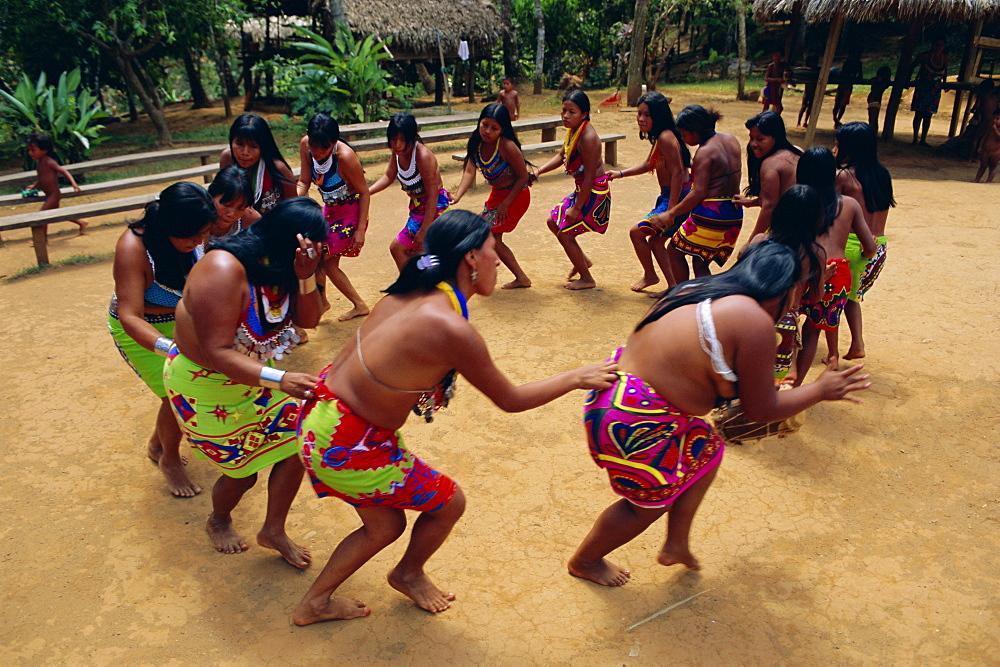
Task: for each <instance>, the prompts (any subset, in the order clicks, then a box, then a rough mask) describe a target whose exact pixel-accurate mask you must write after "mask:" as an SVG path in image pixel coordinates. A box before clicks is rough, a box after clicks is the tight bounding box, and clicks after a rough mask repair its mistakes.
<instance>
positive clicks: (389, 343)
mask: <svg viewBox="0 0 1000 667" xmlns="http://www.w3.org/2000/svg"><path fill="white" fill-rule="evenodd" d="M490 231H491V230H490V226H489V225H488V224H486V222H485V221H484V220H483V219H482V218H481V217H480V216H478V215H476V214H475V213H471V212H469V211H460V210H453V211H449V212H448V213H445V214H443V215H442V216H441V217H439V218H438V219H437V220H435V221H434V224H432V225H431V226H430V229H428V231H427V240H426V244H425V246H424V247H425V249H426V252H425V253H424V254H420V255H418V256H416V257H412V258H410V260H409V261H408V262H407V264H406V266H405V267H404V268H403V270H402V272H400V274H399V278H398V279H397V280H396V282H394V283H393V284H392V285H390V286H389V288H388V289H386V290H385V291H386V292H387V295H386V296H385V297H383V298H382V300H381V301H379V302H378V303H377V304H376V305H375V308H373V309H372V314H371V316H369V318H368V319H367V320H366V321H365V323H364V324H363V325H362V326H361V327H360V328H358V330H357V334H356V336H354V337H351V339H349V340H348V341H347V345H345V346H344V348H343V349H342V350H341V351H340V354H338V355H337V356H336V358H335V359H334V360H333V362H332V363H331V364H330V365H329V366H327V367H326V368H325V369H324V370H323V371H322V372H321V373H320V381H319V383H318V384H316V386H315V387H313V390H312V391H313V396H311V397H309V400H307V401H306V402H305V403H304V404H303V406H302V412H301V417H300V422H299V435H300V444H301V456H302V461H303V463H304V464H305V467H306V470H307V471H308V473H309V477H310V479H311V480H312V488H313V490H314V491H315V492H316V494H317V495H318V496H320V497H323V496H334V497H337V498H340V499H342V500H344V501H345V502H347V503H349V504H350V505H352V506H353V507H354V509H355V510H357V513H358V516H359V517H360V518H361V521H362V522H363V524H364V525H362V526H361V527H360V528H358V529H356V530H354V531H353V532H352V533H351V534H350V535H348V536H347V537H345V538H344V539H343V540H342V541H341V542H340V544H339V545H337V548H336V549H334V551H333V554H332V555H331V556H330V560H329V562H328V563H327V564H326V566H325V567H324V568H323V571H322V572H321V573H320V574H319V576H318V577H317V578H316V581H315V582H314V583H313V585H312V586H311V587H310V588H309V590H308V592H306V594H305V596H304V597H303V598H302V601H301V602H300V603H299V605H298V607H296V609H295V611H294V612H293V613H292V621H293V622H294V623H295V624H296V625H309V624H310V623H316V622H319V621H331V620H335V619H349V618H357V617H359V616H367V615H368V614H369V613H370V609H369V608H368V607H367V606H366V605H365V604H364V603H363V602H360V601H358V600H354V599H351V598H345V597H336V598H334V597H332V596H333V593H334V592H335V591H336V590H337V588H338V587H339V586H340V585H341V584H342V583H343V582H344V581H345V580H346V579H347V578H348V577H350V576H351V575H352V574H353V573H354V572H356V571H357V570H358V568H360V567H361V566H362V565H364V564H365V563H367V562H368V561H369V560H370V559H371V558H373V557H374V556H375V554H377V553H379V552H380V551H382V550H383V549H384V548H386V547H387V546H389V545H390V544H392V543H393V542H395V541H396V540H397V539H399V537H400V536H401V535H402V534H403V531H404V529H405V528H406V510H410V511H415V512H417V513H418V514H419V516H418V518H417V520H416V521H415V522H414V524H413V531H412V533H411V535H410V543H409V545H408V546H407V548H406V551H405V553H404V554H403V557H402V558H401V559H400V561H399V563H398V564H397V565H396V566H395V567H394V568H393V569H392V570H391V571H390V572H389V577H388V579H389V585H390V586H392V587H393V588H395V589H396V590H397V591H399V592H400V593H402V594H403V595H406V596H407V597H409V598H410V599H412V600H413V601H414V602H415V603H416V604H417V605H418V606H420V607H421V608H422V609H426V610H427V611H429V612H433V613H437V612H441V611H444V610H445V609H447V608H448V607H449V606H450V605H451V601H452V600H454V599H455V595H454V594H453V593H449V592H447V590H446V589H442V588H439V587H438V586H437V585H436V584H435V583H434V582H433V581H432V580H431V579H430V577H428V575H427V572H426V571H425V569H424V566H425V565H426V563H427V560H428V559H429V558H430V557H431V556H432V555H433V554H434V553H435V552H436V551H437V550H438V549H439V548H440V547H441V545H442V544H443V543H444V541H445V539H446V538H447V537H448V534H449V533H450V532H451V529H452V527H453V526H454V525H455V522H457V521H458V519H459V518H461V516H462V513H463V511H464V509H465V495H464V494H463V492H462V489H461V488H460V487H459V486H458V485H457V484H456V483H455V482H454V480H452V479H451V478H449V477H448V476H447V475H444V474H442V473H441V472H438V471H437V470H434V469H433V468H431V467H430V466H429V465H427V464H426V463H425V462H423V461H422V460H420V459H419V458H417V457H416V456H414V454H413V453H412V452H411V451H410V450H409V449H407V447H406V444H405V443H404V442H403V437H402V435H401V434H400V432H399V430H398V429H399V428H401V427H402V426H403V424H404V423H405V422H406V420H407V418H408V417H409V415H410V414H411V413H416V414H417V416H419V417H423V418H424V419H426V420H427V421H431V420H432V419H433V417H434V413H435V412H436V411H437V410H438V409H440V408H442V407H444V406H446V405H447V404H448V399H449V398H450V397H451V395H452V393H453V384H454V381H455V375H456V373H457V374H460V375H462V376H463V377H464V378H465V379H466V380H467V381H468V382H469V383H470V384H471V385H472V386H474V387H476V388H477V389H479V390H480V391H482V392H483V393H484V394H485V395H486V396H487V398H489V399H490V400H492V401H493V402H494V403H496V405H497V406H499V407H500V408H501V409H503V410H505V411H507V412H521V411H523V410H529V409H531V408H534V407H537V406H539V405H542V404H544V403H548V402H549V401H552V400H554V399H556V398H558V397H559V396H562V395H563V394H566V393H568V392H570V391H572V390H574V389H589V388H593V389H603V388H605V387H608V386H609V385H610V383H611V380H612V379H613V378H614V375H613V374H612V373H611V371H612V370H613V369H614V367H613V366H612V365H611V364H593V365H591V366H584V367H582V368H579V369H574V370H570V371H567V372H565V373H560V374H559V375H556V376H554V377H551V378H547V379H545V380H539V381H537V382H530V383H528V384H523V385H519V386H518V385H514V384H512V383H511V382H510V380H508V379H507V378H506V377H505V376H504V375H503V373H501V372H500V370H499V369H497V368H496V366H494V365H493V362H492V361H491V359H490V353H489V350H487V349H486V343H485V342H484V341H483V339H482V337H481V336H480V335H479V334H478V333H477V332H476V330H475V329H474V328H473V326H472V325H471V324H470V323H469V321H468V317H469V304H468V302H469V301H470V300H471V299H472V297H473V296H474V295H479V296H483V297H486V296H489V295H490V294H492V293H493V290H494V288H495V287H496V280H497V266H498V265H499V263H500V262H499V261H498V258H497V254H496V251H495V248H494V243H495V241H494V240H493V235H492V234H490ZM428 387H429V388H428Z"/></svg>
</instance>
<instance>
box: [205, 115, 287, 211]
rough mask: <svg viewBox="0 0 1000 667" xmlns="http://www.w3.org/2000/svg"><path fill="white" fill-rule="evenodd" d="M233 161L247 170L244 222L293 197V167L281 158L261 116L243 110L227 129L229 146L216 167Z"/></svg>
mask: <svg viewBox="0 0 1000 667" xmlns="http://www.w3.org/2000/svg"><path fill="white" fill-rule="evenodd" d="M233 164H236V165H239V166H240V167H243V168H244V169H246V170H247V174H248V176H249V178H250V187H251V188H252V200H251V202H250V206H249V207H248V208H247V210H246V212H245V213H244V214H243V224H250V223H252V222H253V221H254V220H256V219H257V218H259V217H260V216H261V215H263V214H264V213H267V212H268V211H269V210H271V209H272V208H273V207H274V205H275V204H277V203H278V202H279V201H281V200H282V199H288V198H289V197H294V196H295V177H294V176H292V170H291V169H290V168H289V166H288V163H287V162H285V158H283V157H281V151H280V150H278V144H276V143H275V141H274V135H273V134H271V127H270V126H269V125H268V124H267V121H266V120H264V119H263V118H261V117H260V116H255V115H253V114H251V113H245V114H243V115H242V116H240V117H239V118H237V119H236V120H235V121H233V124H232V126H231V127H230V128H229V148H226V149H224V150H223V151H222V155H221V156H220V157H219V168H220V169H224V168H225V167H228V166H230V165H233Z"/></svg>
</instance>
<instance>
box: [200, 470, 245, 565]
mask: <svg viewBox="0 0 1000 667" xmlns="http://www.w3.org/2000/svg"><path fill="white" fill-rule="evenodd" d="M256 483H257V474H256V473H254V474H253V475H250V476H249V477H227V476H225V475H222V476H221V477H219V479H217V480H216V482H215V486H213V487H212V513H211V514H209V515H208V521H207V522H206V523H205V530H207V531H208V536H209V537H210V538H212V544H214V545H215V550H216V551H219V552H221V553H225V554H238V553H242V552H244V551H246V550H247V549H249V548H250V547H249V546H248V545H247V543H246V540H244V539H243V536H242V535H240V534H239V533H237V532H236V529H234V528H233V509H234V508H235V507H236V506H237V505H238V504H239V502H240V499H242V498H243V494H245V493H246V492H247V491H249V490H250V489H251V488H253V485H254V484H256Z"/></svg>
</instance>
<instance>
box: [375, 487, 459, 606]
mask: <svg viewBox="0 0 1000 667" xmlns="http://www.w3.org/2000/svg"><path fill="white" fill-rule="evenodd" d="M464 512H465V494H464V493H462V489H461V488H456V489H455V495H454V496H452V498H451V500H450V501H449V502H448V504H447V505H445V506H444V507H442V508H441V509H439V510H437V511H435V512H424V513H423V514H421V515H420V517H419V518H418V519H417V520H416V521H415V522H414V524H413V532H412V533H411V534H410V544H409V545H407V547H406V553H404V554H403V557H402V558H401V559H400V561H399V563H398V564H397V565H396V567H394V568H393V569H392V570H390V571H389V576H388V580H389V585H390V586H392V587H393V588H395V589H396V590H397V591H399V592H400V593H402V594H403V595H405V596H406V597H408V598H410V599H411V600H413V601H414V602H416V603H417V606H419V607H420V608H421V609H426V610H427V611H429V612H432V613H435V614H436V613H438V612H442V611H444V610H445V609H447V608H448V607H450V606H451V601H452V600H454V599H455V594H454V593H447V592H445V591H442V590H441V589H440V588H438V587H437V586H435V585H434V582H432V581H431V580H430V577H428V576H427V573H426V572H424V565H425V564H426V563H427V560H428V559H429V558H430V557H431V556H433V555H434V552H436V551H437V550H438V549H439V548H440V547H441V545H442V544H444V541H445V539H446V538H447V537H448V535H449V534H450V533H451V529H452V527H454V525H455V522H456V521H458V520H459V519H460V518H461V517H462V514H463V513H464Z"/></svg>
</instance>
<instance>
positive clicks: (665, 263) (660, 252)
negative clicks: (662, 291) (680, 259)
mask: <svg viewBox="0 0 1000 667" xmlns="http://www.w3.org/2000/svg"><path fill="white" fill-rule="evenodd" d="M667 241H669V239H667V238H664V237H662V236H659V235H657V236H652V237H650V239H649V249H650V251H652V253H653V257H654V258H655V259H656V264H657V266H659V267H660V271H662V272H663V277H664V278H666V279H667V288H668V289H669V288H671V287H673V286H674V285H676V284H677V281H676V280H674V275H673V273H672V272H671V271H672V268H671V266H670V258H669V257H668V256H667Z"/></svg>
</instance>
